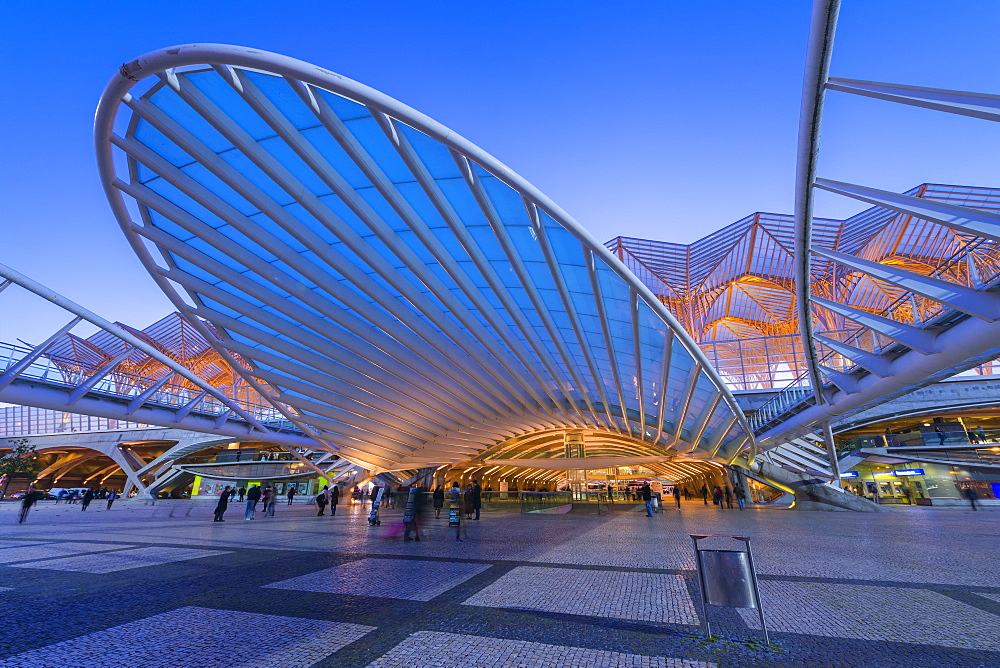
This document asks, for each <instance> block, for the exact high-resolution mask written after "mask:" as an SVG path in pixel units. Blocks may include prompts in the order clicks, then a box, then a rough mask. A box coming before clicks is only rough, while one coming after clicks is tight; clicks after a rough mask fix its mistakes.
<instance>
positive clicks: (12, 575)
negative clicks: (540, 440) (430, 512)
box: [0, 502, 1000, 668]
mask: <svg viewBox="0 0 1000 668" xmlns="http://www.w3.org/2000/svg"><path fill="white" fill-rule="evenodd" d="M185 504H186V502H179V503H177V504H170V503H163V504H158V505H157V508H156V510H157V512H158V513H159V515H158V516H157V518H149V517H146V516H142V517H139V516H136V515H133V514H130V513H129V512H126V511H125V510H123V512H121V513H117V514H116V513H110V514H107V515H106V516H105V518H100V517H98V516H97V515H96V514H95V515H91V514H86V513H79V512H77V513H66V514H65V515H57V514H46V513H42V512H39V513H37V514H35V515H32V517H31V518H30V522H29V523H28V524H25V525H18V524H17V523H16V507H15V506H14V505H13V504H12V505H10V506H6V507H5V506H4V505H3V504H0V584H2V585H3V587H8V588H11V590H10V591H3V592H2V594H0V596H2V598H3V602H4V605H5V606H7V608H8V609H9V610H11V611H12V613H11V614H8V615H7V617H6V619H5V625H4V630H3V633H0V657H8V658H7V659H0V668H12V667H13V666H19V667H20V666H27V667H31V666H51V667H52V668H56V667H60V668H61V667H63V666H70V667H72V666H76V665H79V666H81V667H82V666H84V665H86V666H88V668H89V667H90V666H95V667H97V668H100V667H101V666H124V665H129V666H140V667H141V668H149V667H153V668H155V667H156V666H159V665H170V666H184V667H185V668H218V667H221V666H227V665H239V666H241V668H245V667H247V666H250V667H252V666H261V665H266V666H268V668H271V667H274V668H277V667H279V666H282V667H283V666H286V665H291V666H298V665H302V666H310V668H365V667H367V666H392V665H396V666H414V667H418V666H439V667H442V666H451V667H461V668H466V667H468V666H479V665H482V666H486V667H490V668H493V667H497V668H499V667H501V666H502V667H504V668H513V667H516V666H523V667H524V668H527V667H529V666H530V667H531V668H534V667H535V666H542V667H545V666H570V667H571V668H577V667H583V666H586V667H587V668H591V667H592V668H602V667H603V666H616V665H622V666H701V665H706V666H708V665H719V666H726V667H727V668H799V667H800V666H824V667H831V668H898V667H899V666H934V668H938V667H944V666H948V667H949V668H952V667H962V668H965V667H969V668H983V666H993V665H997V666H1000V646H998V641H997V640H996V639H997V638H1000V626H998V624H1000V569H996V568H993V567H992V565H993V564H995V563H996V558H995V555H994V552H995V541H994V540H993V538H994V537H995V536H996V535H998V534H1000V512H997V511H992V512H991V511H985V512H979V513H972V512H971V511H970V512H960V511H936V510H931V509H920V508H906V509H893V511H892V512H890V513H886V514H884V515H857V514H852V513H809V512H802V513H797V512H794V511H776V510H771V511H760V510H757V511H753V510H747V511H746V512H742V513H741V512H739V511H728V510H727V511H720V510H717V509H715V508H714V507H713V506H709V507H708V508H703V507H702V506H701V504H700V503H694V504H687V503H686V504H685V505H684V507H683V508H682V510H681V511H673V514H670V513H669V512H668V513H663V514H660V515H657V516H656V517H653V518H647V517H645V516H644V515H643V514H642V512H641V511H636V512H629V511H625V512H622V511H620V510H616V511H615V512H612V513H610V514H609V515H604V516H600V517H598V516H593V515H572V514H570V515H559V516H543V515H532V516H523V515H517V514H504V513H484V514H483V519H482V521H480V522H471V523H466V524H467V526H466V529H467V530H468V538H467V539H466V540H465V542H464V543H455V542H454V534H453V531H451V530H449V529H448V527H447V525H446V521H445V520H441V521H434V520H433V518H431V517H428V518H425V522H424V524H423V526H422V527H421V538H422V540H421V542H419V543H414V542H409V543H405V542H403V541H402V540H401V529H400V528H399V522H400V520H401V509H399V510H397V511H393V510H391V509H390V510H387V511H385V512H384V513H383V516H382V520H383V526H382V527H380V528H373V527H369V526H368V524H367V521H366V519H367V509H364V510H358V509H349V508H348V507H343V508H341V512H339V513H338V515H337V516H336V518H330V517H316V516H315V509H313V508H309V507H306V506H305V505H303V506H302V507H292V508H286V507H281V508H279V511H280V513H279V516H278V517H276V518H274V519H273V520H271V519H268V520H266V521H260V522H229V523H226V524H219V523H213V522H211V508H210V507H206V508H204V509H199V508H194V510H193V511H192V512H191V513H190V514H189V513H188V506H187V505H185ZM161 505H162V508H161V507H160V506H161ZM208 505H210V504H208ZM143 507H145V506H143ZM123 508H125V505H124V504H123ZM669 510H670V509H668V511H669ZM202 511H204V512H202ZM199 513H200V514H201V516H199ZM11 518H13V520H14V521H8V520H10V519H11ZM691 533H696V534H708V533H712V534H723V535H729V536H732V535H747V536H750V537H751V540H752V544H753V548H754V555H755V562H756V563H757V565H758V569H759V572H760V573H761V575H762V576H763V579H762V580H761V585H762V589H763V594H764V597H765V601H764V602H765V612H766V613H767V616H768V621H769V627H770V629H771V631H772V633H771V639H772V641H774V644H773V645H772V646H770V647H763V646H762V645H761V644H760V643H761V640H762V638H761V634H760V631H759V630H757V626H758V622H757V619H756V614H755V611H752V610H749V611H735V610H730V609H724V608H713V609H712V611H711V613H712V622H713V624H712V630H713V632H714V633H715V634H716V637H715V638H713V639H711V640H706V638H705V636H704V634H703V633H702V631H701V628H700V626H699V611H700V608H701V603H700V595H699V592H698V589H697V583H696V580H695V578H694V572H693V567H694V560H693V550H692V547H691V539H690V538H689V535H688V534H691ZM98 537H99V540H101V541H114V542H113V543H102V542H96V541H95V538H98ZM20 538H24V539H27V540H18V539H20ZM5 555H10V556H5ZM181 557H183V559H181ZM202 557H204V558H202ZM215 557H218V558H215ZM139 565H141V566H143V567H142V568H140V567H138V566H139ZM41 566H46V567H44V568H43V567H41ZM109 600H114V601H115V604H114V605H108V603H107V602H108V601H109ZM95 611H96V612H95ZM744 613H745V614H744ZM151 615H152V616H151ZM225 620H229V621H225ZM227 624H228V626H227ZM175 629H177V630H175ZM184 629H188V631H185V630H184ZM296 633H299V635H295V634H296ZM286 639H287V640H286ZM352 639H353V641H352ZM234 642H235V643H240V646H241V647H242V646H245V647H246V648H247V651H246V652H240V653H233V652H232V647H233V646H234V645H233V643H234ZM133 646H134V647H143V646H144V647H145V649H146V650H147V651H146V653H145V654H142V655H141V656H140V655H139V654H137V653H136V652H138V651H139V650H133V649H132V647H133ZM130 652H133V653H130ZM161 661H162V663H160V662H161Z"/></svg>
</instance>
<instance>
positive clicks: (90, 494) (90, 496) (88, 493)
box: [80, 489, 94, 510]
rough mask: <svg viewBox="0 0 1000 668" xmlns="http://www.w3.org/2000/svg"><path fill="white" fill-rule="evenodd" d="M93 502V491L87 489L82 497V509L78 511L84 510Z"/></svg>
mask: <svg viewBox="0 0 1000 668" xmlns="http://www.w3.org/2000/svg"><path fill="white" fill-rule="evenodd" d="M93 500H94V490H92V489H88V490H87V491H86V493H85V494H84V495H83V507H82V508H81V509H80V510H86V509H87V506H89V505H90V502H91V501H93Z"/></svg>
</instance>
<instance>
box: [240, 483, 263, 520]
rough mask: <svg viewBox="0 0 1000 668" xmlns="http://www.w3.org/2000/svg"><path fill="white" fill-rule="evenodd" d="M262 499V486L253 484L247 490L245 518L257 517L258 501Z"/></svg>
mask: <svg viewBox="0 0 1000 668" xmlns="http://www.w3.org/2000/svg"><path fill="white" fill-rule="evenodd" d="M258 501H260V486H258V485H252V486H251V487H250V489H248V490H247V510H246V514H244V515H243V519H245V520H252V519H254V518H256V517H257V502H258Z"/></svg>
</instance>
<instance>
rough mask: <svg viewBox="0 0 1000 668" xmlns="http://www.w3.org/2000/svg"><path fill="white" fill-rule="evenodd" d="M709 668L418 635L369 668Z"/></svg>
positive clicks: (611, 654)
mask: <svg viewBox="0 0 1000 668" xmlns="http://www.w3.org/2000/svg"><path fill="white" fill-rule="evenodd" d="M414 666H420V667H421V668H456V667H458V666H462V667H464V668H712V667H714V666H715V664H714V663H706V662H702V661H689V660H685V659H673V658H667V657H661V656H641V655H639V654H622V653H620V652H610V651H605V650H595V649H586V648H583V647H565V646H562V645H548V644H545V643H540V642H527V641H522V640H503V639H500V638H483V637H480V636H471V635H461V634H458V633H438V632H431V631H422V632H420V633H414V634H413V635H411V636H409V637H408V638H407V639H406V640H404V641H403V642H401V643H399V644H398V645H396V646H395V647H394V648H393V649H392V651H390V652H388V653H387V654H384V655H383V656H381V657H379V658H378V659H377V660H375V661H374V662H372V663H371V664H369V666H368V668H412V667H414Z"/></svg>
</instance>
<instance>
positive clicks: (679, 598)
mask: <svg viewBox="0 0 1000 668" xmlns="http://www.w3.org/2000/svg"><path fill="white" fill-rule="evenodd" d="M462 605H478V606H485V607H490V608H519V609H527V610H540V611H544V612H560V613H566V614H571V615H589V616H594V617H614V618H618V619H636V620H643V621H651V622H668V623H673V624H697V623H698V616H697V614H696V613H695V610H694V606H693V605H692V603H691V597H690V596H689V595H688V591H687V587H686V586H685V584H684V578H683V577H682V576H680V575H666V574H660V573H623V572H616V571H593V570H577V569H569V568H544V567H537V566H521V567H518V568H515V569H514V570H512V571H511V572H510V573H507V574H506V575H504V576H503V577H501V578H499V579H498V580H497V581H496V582H494V583H493V584H491V585H490V586H488V587H486V588H484V589H482V590H481V591H479V592H478V593H476V594H474V595H473V596H471V597H469V598H468V599H466V600H465V601H464V602H463V603H462Z"/></svg>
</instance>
